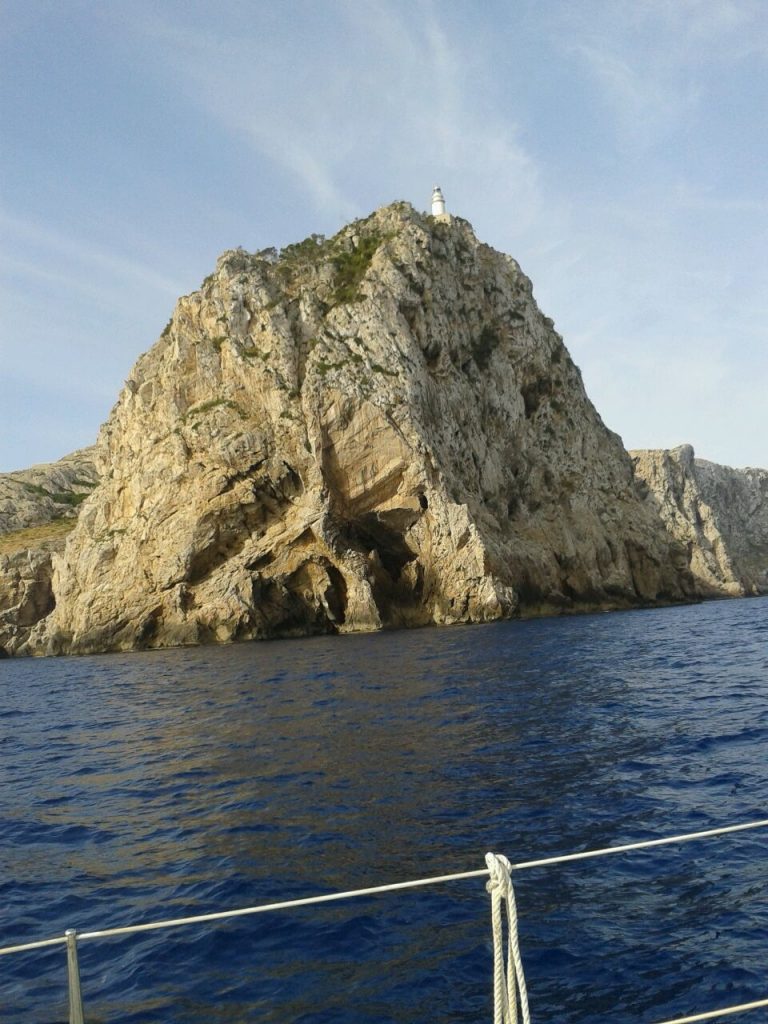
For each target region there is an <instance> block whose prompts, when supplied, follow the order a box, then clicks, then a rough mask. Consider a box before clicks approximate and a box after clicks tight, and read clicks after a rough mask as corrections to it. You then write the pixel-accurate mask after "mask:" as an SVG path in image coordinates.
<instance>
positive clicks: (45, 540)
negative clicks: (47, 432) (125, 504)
mask: <svg viewBox="0 0 768 1024" xmlns="http://www.w3.org/2000/svg"><path fill="white" fill-rule="evenodd" d="M95 456H96V450H95V449H94V448H86V449H83V450H81V451H77V452H73V453H72V454H71V455H67V456H65V457H64V458H63V459H61V460H60V461H59V462H54V463H49V464H45V465H39V466H32V467H31V469H26V470H20V471H18V472H15V473H2V474H0V655H1V654H4V653H7V652H8V651H9V650H15V649H16V648H18V647H19V646H21V645H22V644H23V643H24V641H25V640H26V639H27V638H28V636H29V633H30V630H31V628H32V626H34V625H35V623H36V622H39V621H40V619H42V618H45V616H46V615H48V613H49V612H50V611H51V610H52V608H53V606H54V603H55V600H54V597H53V588H52V576H53V565H52V557H53V553H54V552H55V551H62V550H63V548H64V544H65V541H66V535H67V533H69V531H70V530H71V529H72V527H73V526H74V522H75V519H76V517H77V511H78V508H79V506H80V504H81V502H82V501H84V500H85V498H87V497H88V495H89V494H90V492H91V491H92V490H93V488H94V487H95V486H96V484H97V483H98V471H97V468H96V463H95Z"/></svg>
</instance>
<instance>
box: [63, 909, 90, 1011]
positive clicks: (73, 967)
mask: <svg viewBox="0 0 768 1024" xmlns="http://www.w3.org/2000/svg"><path fill="white" fill-rule="evenodd" d="M64 935H65V937H66V940H67V978H68V982H69V1024H85V1021H84V1020H83V997H82V995H81V994H80V965H79V964H78V962H77V931H76V929H74V928H68V929H67V931H65V932H64Z"/></svg>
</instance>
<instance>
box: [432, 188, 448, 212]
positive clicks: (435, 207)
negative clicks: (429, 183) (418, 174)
mask: <svg viewBox="0 0 768 1024" xmlns="http://www.w3.org/2000/svg"><path fill="white" fill-rule="evenodd" d="M444 214H445V199H444V198H443V192H442V189H441V188H440V186H439V185H435V187H434V188H433V189H432V216H433V217H442V216H443V215H444Z"/></svg>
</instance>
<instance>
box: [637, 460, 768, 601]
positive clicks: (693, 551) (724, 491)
mask: <svg viewBox="0 0 768 1024" xmlns="http://www.w3.org/2000/svg"><path fill="white" fill-rule="evenodd" d="M630 454H631V455H632V458H633V461H634V463H635V472H636V474H637V476H638V479H639V480H640V481H642V483H643V485H644V486H645V487H646V488H647V492H646V493H647V498H646V500H647V502H648V504H649V505H650V506H651V507H652V508H653V509H655V510H656V511H658V513H659V515H660V516H661V519H662V521H663V523H664V525H665V526H666V528H667V530H668V532H669V533H670V535H671V536H672V537H674V538H675V539H676V540H678V541H679V542H680V543H681V544H682V545H683V546H684V547H685V549H686V552H687V558H688V564H689V567H690V569H691V572H692V574H693V576H694V579H695V580H696V586H697V589H698V591H699V592H700V593H701V594H702V595H703V596H724V595H730V596H741V595H746V594H760V593H763V594H764V593H768V471H766V470H764V469H731V468H729V467H728V466H719V465H717V464H716V463H714V462H706V461H705V460H704V459H697V458H695V457H694V451H693V448H692V447H691V446H690V445H682V446H681V447H679V448H674V449H672V450H669V451H667V450H661V451H637V452H631V453H630Z"/></svg>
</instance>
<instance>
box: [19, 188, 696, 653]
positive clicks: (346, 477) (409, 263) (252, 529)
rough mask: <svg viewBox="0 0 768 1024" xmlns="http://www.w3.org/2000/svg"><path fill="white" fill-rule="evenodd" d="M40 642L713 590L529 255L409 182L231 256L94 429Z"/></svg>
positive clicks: (168, 635)
mask: <svg viewBox="0 0 768 1024" xmlns="http://www.w3.org/2000/svg"><path fill="white" fill-rule="evenodd" d="M98 447H99V458H100V461H101V463H102V465H103V466H104V476H103V479H102V481H101V483H100V485H99V487H98V488H97V489H96V491H95V492H94V493H93V495H92V496H91V497H90V498H89V499H88V500H87V501H86V502H85V503H84V504H83V506H82V508H81V512H80V516H79V519H78V522H77V525H76V527H75V529H74V530H73V532H72V534H71V535H70V537H69V539H68V542H67V545H66V549H65V551H64V552H63V553H62V554H61V555H56V556H54V575H53V595H54V598H55V607H54V608H53V609H52V610H51V611H50V613H49V614H48V615H47V616H46V617H45V618H44V619H42V620H40V621H39V622H38V624H37V625H36V626H35V627H34V629H33V630H32V633H31V635H30V637H29V639H28V640H27V641H26V642H25V643H23V644H20V645H18V646H17V647H15V648H14V650H18V651H20V652H23V653H55V652H66V651H74V652H85V651H98V650H124V649H131V648H141V647H154V646H162V645H169V644H186V643H199V642H205V641H228V640H234V639H244V638H265V637H272V636H289V635H295V634H306V633H312V632H334V631H353V630H370V629H378V628H381V627H389V626H411V625H421V624H425V623H432V622H434V623H453V622H479V621H484V620H489V619H496V618H499V617H503V616H510V615H513V614H520V613H525V612H530V613H534V612H546V611H557V610H567V609H575V608H604V607H627V606H631V605H635V604H645V603H651V602H655V601H660V600H663V601H672V600H682V599H685V598H687V597H690V596H692V595H693V594H694V588H693V583H692V579H691V576H690V573H689V571H688V567H687V559H686V553H685V550H684V549H683V548H682V547H681V546H680V545H679V544H678V543H677V542H675V541H671V540H670V538H669V537H668V536H667V534H666V532H665V531H664V529H663V527H662V526H661V524H660V520H659V516H658V513H657V512H656V511H655V509H654V508H653V507H652V506H651V505H650V504H649V503H648V502H646V501H643V500H642V498H641V496H639V495H638V492H637V490H636V487H637V485H636V482H635V479H634V476H633V470H632V462H631V460H630V459H629V456H628V455H627V453H626V452H625V451H624V449H623V447H622V445H621V441H620V439H619V438H618V437H617V436H616V435H615V434H613V433H611V432H610V431H609V430H607V429H606V427H605V426H604V425H603V423H602V421H601V420H600V417H599V416H598V414H597V413H596V411H595V409H594V408H593V406H592V404H591V403H590V401H589V399H588V398H587V396H586V394H585V392H584V388H583V385H582V381H581V375H580V373H579V371H578V369H577V368H576V366H574V364H573V362H572V361H571V359H570V357H569V355H568V352H567V351H566V350H565V348H564V346H563V344H562V341H561V339H560V337H559V336H558V335H557V333H556V332H555V331H554V330H553V327H552V322H551V321H550V320H548V319H547V318H546V317H544V316H543V315H542V314H541V312H540V311H539V309H538V307H537V306H536V303H535V301H534V299H533V296H532V290H531V284H530V282H529V281H528V279H527V278H526V277H525V275H524V274H523V273H522V272H521V270H520V268H519V267H518V265H517V264H516V263H515V261H514V260H513V259H511V258H510V257H509V256H505V255H503V254H501V253H499V252H496V251H495V250H493V249H491V248H489V247H488V246H486V245H483V244H481V243H480V242H479V241H478V240H477V238H476V237H475V236H474V234H473V232H472V229H471V227H470V225H469V224H468V223H466V222H465V221H462V220H460V219H458V218H448V217H442V218H439V219H435V218H432V217H428V216H425V215H422V214H419V213H417V212H416V211H414V210H413V209H412V208H411V207H410V206H408V205H407V204H404V203H396V204H393V205H392V206H389V207H385V208H383V209H381V210H379V211H377V212H376V213H375V214H373V215H372V216H371V217H369V218H367V219H366V220H363V221H358V222H355V223H354V224H351V225H349V226H348V227H346V228H344V229H343V230H342V231H341V232H340V233H339V234H338V235H337V236H335V237H334V238H333V239H330V240H327V241H326V240H324V239H322V238H320V237H317V236H313V237H312V238H310V239H307V240H306V241H305V242H303V243H300V244H298V245H295V246H290V247H288V248H287V249H286V250H283V252H282V253H281V254H280V255H279V257H278V255H277V254H276V253H275V252H274V251H273V250H268V251H264V252H261V253H258V254H255V255H252V254H248V253H245V252H243V251H242V250H237V251H231V252H226V253H224V255H223V256H222V257H221V258H220V259H219V261H218V263H217V266H216V269H215V271H214V273H213V274H211V276H210V277H209V278H207V279H206V281H205V282H204V283H203V286H202V287H201V289H200V290H199V291H197V292H194V293H193V294H191V295H188V296H185V297H183V298H181V299H180V300H179V302H178V304H177V306H176V309H175V311H174V314H173V316H172V318H171V321H170V323H169V324H168V326H167V327H166V329H165V330H164V331H163V334H162V336H161V337H160V339H159V340H158V342H157V343H156V344H155V346H154V347H153V348H152V349H151V350H150V351H149V352H147V353H146V354H145V355H144V356H142V357H141V358H140V359H139V361H138V362H137V363H136V366H135V367H134V369H133V371H132V373H131V376H130V379H129V380H128V382H127V384H126V386H125V388H124V389H123V391H122V393H121V395H120V398H119V400H118V402H117V404H116V406H115V408H114V410H113V411H112V414H111V416H110V418H109V420H108V422H107V423H106V424H105V426H104V427H103V428H102V431H101V434H100V437H99V445H98Z"/></svg>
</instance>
